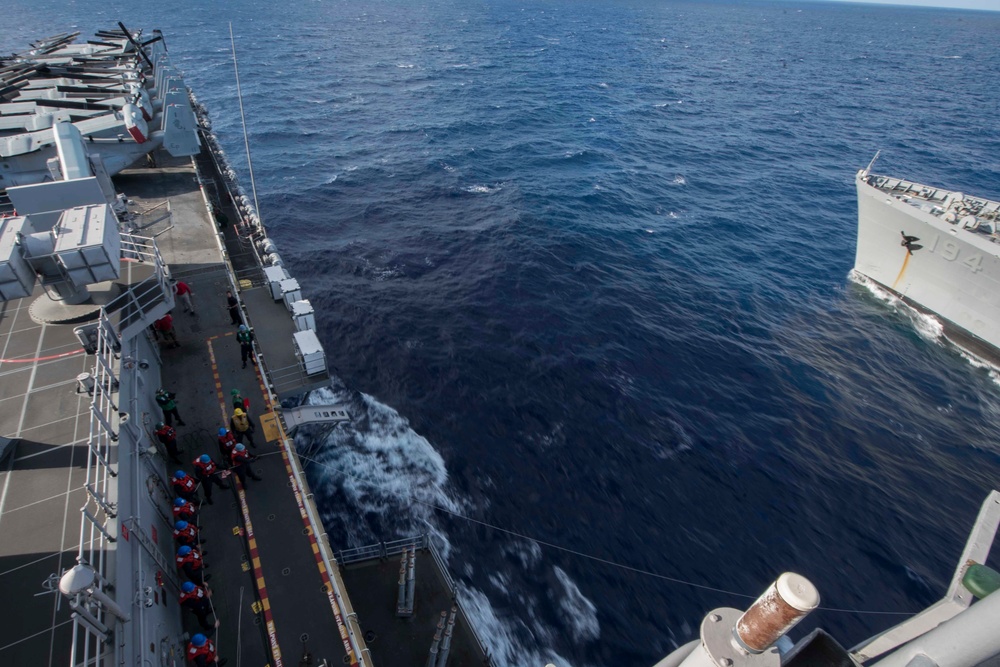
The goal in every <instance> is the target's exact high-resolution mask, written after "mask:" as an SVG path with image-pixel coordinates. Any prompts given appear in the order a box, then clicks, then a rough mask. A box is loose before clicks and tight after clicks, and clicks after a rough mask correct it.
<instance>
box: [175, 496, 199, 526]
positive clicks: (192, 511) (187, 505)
mask: <svg viewBox="0 0 1000 667" xmlns="http://www.w3.org/2000/svg"><path fill="white" fill-rule="evenodd" d="M197 516H198V508H197V507H195V506H194V503H192V502H191V501H190V500H185V499H184V498H174V521H187V522H188V523H190V522H192V521H194V519H195V517H197Z"/></svg>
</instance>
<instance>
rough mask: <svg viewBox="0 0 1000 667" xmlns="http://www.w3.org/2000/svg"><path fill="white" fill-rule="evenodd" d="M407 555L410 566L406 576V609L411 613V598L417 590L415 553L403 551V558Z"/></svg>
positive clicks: (412, 603) (412, 602)
mask: <svg viewBox="0 0 1000 667" xmlns="http://www.w3.org/2000/svg"><path fill="white" fill-rule="evenodd" d="M407 554H408V555H409V557H410V565H409V569H408V572H407V575H406V609H407V610H408V611H409V612H410V614H412V613H413V605H414V601H413V596H414V594H415V593H416V588H417V572H416V570H417V551H416V549H414V550H413V551H404V552H403V558H406V556H407Z"/></svg>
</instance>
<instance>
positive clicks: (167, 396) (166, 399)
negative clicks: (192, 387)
mask: <svg viewBox="0 0 1000 667" xmlns="http://www.w3.org/2000/svg"><path fill="white" fill-rule="evenodd" d="M156 404H157V405H159V406H160V407H161V408H163V409H164V410H173V409H174V408H175V407H176V406H177V403H176V402H175V401H174V395H173V394H171V393H170V392H169V391H165V392H163V393H162V394H157V395H156Z"/></svg>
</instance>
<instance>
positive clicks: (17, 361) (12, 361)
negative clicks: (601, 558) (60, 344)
mask: <svg viewBox="0 0 1000 667" xmlns="http://www.w3.org/2000/svg"><path fill="white" fill-rule="evenodd" d="M81 352H83V348H82V347H81V348H80V349H79V350H73V351H72V352H63V353H62V354H50V355H49V356H47V357H35V358H34V359H0V364H31V363H34V362H36V361H49V360H50V359H62V358H63V357H71V356H73V355H74V354H80V353H81Z"/></svg>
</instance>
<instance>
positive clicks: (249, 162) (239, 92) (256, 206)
mask: <svg viewBox="0 0 1000 667" xmlns="http://www.w3.org/2000/svg"><path fill="white" fill-rule="evenodd" d="M229 43H230V44H232V46H233V69H234V70H235V71H236V96H237V97H239V100H240V118H241V119H242V120H243V145H244V146H246V149H247V166H248V167H249V168H250V190H251V191H252V192H253V207H254V209H255V210H256V211H257V219H258V220H262V217H261V213H260V204H258V203H257V182H256V181H255V180H254V178H253V160H251V159H250V138H249V137H248V136H247V117H246V114H245V113H243V90H242V88H240V66H239V65H238V64H236V39H235V38H234V37H233V22H232V21H230V22H229Z"/></svg>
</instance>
